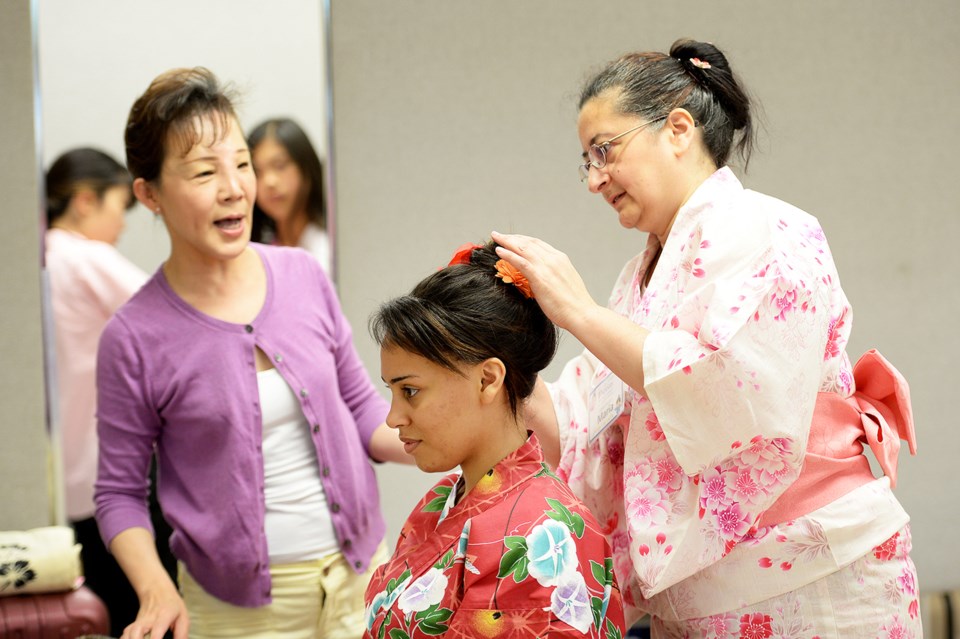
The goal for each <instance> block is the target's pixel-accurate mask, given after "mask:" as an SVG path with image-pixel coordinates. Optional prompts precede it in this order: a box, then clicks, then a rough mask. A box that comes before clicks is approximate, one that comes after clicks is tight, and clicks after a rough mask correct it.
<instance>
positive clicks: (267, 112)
mask: <svg viewBox="0 0 960 639" xmlns="http://www.w3.org/2000/svg"><path fill="white" fill-rule="evenodd" d="M93 7H95V8H93ZM324 10H325V9H324V4H323V3H322V0H296V1H293V2H284V3H280V4H271V3H263V2H259V1H257V0H232V1H231V2H200V3H197V2H191V1H190V0H171V1H170V2H164V3H157V4H131V3H129V2H124V1H123V0H101V1H100V2H97V3H96V4H95V5H90V4H89V3H76V2H69V1H67V0H40V2H39V19H38V30H39V36H38V49H39V70H40V88H41V108H42V120H41V121H42V130H43V131H42V161H43V164H44V167H46V166H48V165H49V164H50V162H52V161H53V159H54V158H56V157H57V156H58V155H59V154H60V153H62V152H63V151H65V150H68V149H70V148H73V147H77V146H94V147H98V148H101V149H102V150H104V151H105V152H107V153H109V154H110V155H112V156H114V157H115V158H116V159H117V160H119V161H120V162H123V161H124V150H123V127H124V124H125V122H126V119H127V113H128V111H129V109H130V105H131V104H132V103H133V101H134V100H135V99H136V97H137V96H138V95H140V94H141V93H142V92H143V91H144V90H145V89H146V88H147V86H148V84H149V83H150V81H151V80H152V79H153V78H154V77H155V76H156V75H157V74H159V73H161V72H162V71H165V70H167V69H169V68H173V67H192V66H205V67H207V68H209V69H210V70H211V71H213V72H214V73H215V74H217V76H218V77H219V78H220V80H221V81H222V82H224V83H232V84H233V85H234V87H235V88H236V89H237V90H238V93H239V95H240V99H239V100H238V104H237V107H238V116H239V118H240V121H241V124H242V125H243V127H244V130H245V131H246V132H249V131H250V130H251V129H252V128H253V127H254V126H256V125H257V124H258V123H260V122H261V121H263V120H265V119H267V118H273V117H281V116H285V117H290V118H292V119H293V120H295V121H296V122H298V123H299V124H300V125H301V127H303V129H304V131H305V132H306V133H307V135H308V137H309V138H310V140H311V141H312V142H313V145H314V148H315V149H316V151H317V153H318V155H320V157H321V158H325V157H326V155H327V148H328V144H327V138H328V136H327V125H328V118H327V103H328V101H327V89H326V78H327V53H326V37H325V34H324V30H325V29H324V24H325V23H326V20H325V17H324V15H323V14H324ZM328 208H329V207H328ZM328 216H329V218H330V219H331V220H332V218H333V212H332V211H329V210H328ZM332 226H333V225H332V223H331V224H330V227H332ZM330 230H332V228H331V229H330ZM117 246H118V248H119V249H120V252H121V253H123V254H124V255H126V256H127V257H128V258H129V259H130V260H131V261H133V262H134V263H135V264H136V265H137V266H139V267H140V268H142V269H143V270H145V271H146V272H147V273H153V271H155V270H156V269H157V267H158V266H159V265H160V263H161V262H162V261H163V260H164V259H165V258H166V256H167V254H168V252H169V244H168V240H167V234H166V231H165V230H164V228H163V224H162V222H160V221H158V220H154V219H153V215H152V214H150V213H149V212H148V211H147V210H146V209H144V208H143V207H141V206H140V205H137V207H136V208H135V209H133V210H132V211H131V212H130V214H129V215H128V216H127V228H126V230H125V231H124V233H123V234H122V235H121V238H120V241H119V243H118V244H117Z"/></svg>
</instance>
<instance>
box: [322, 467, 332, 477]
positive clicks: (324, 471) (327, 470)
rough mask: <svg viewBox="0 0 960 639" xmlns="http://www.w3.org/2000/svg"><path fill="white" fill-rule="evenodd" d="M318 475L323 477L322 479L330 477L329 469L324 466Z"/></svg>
mask: <svg viewBox="0 0 960 639" xmlns="http://www.w3.org/2000/svg"><path fill="white" fill-rule="evenodd" d="M320 474H321V475H323V476H324V477H329V476H330V467H329V466H324V467H323V470H321V471H320Z"/></svg>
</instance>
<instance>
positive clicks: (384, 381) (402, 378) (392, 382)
mask: <svg viewBox="0 0 960 639" xmlns="http://www.w3.org/2000/svg"><path fill="white" fill-rule="evenodd" d="M411 377H416V375H414V374H412V373H411V374H410V375H401V376H399V377H394V378H393V379H391V380H390V381H389V382H388V381H387V380H385V379H383V378H382V377H381V378H380V379H381V380H382V381H383V383H384V384H388V385H391V386H392V385H393V384H396V383H397V382H402V381H403V380H405V379H410V378H411Z"/></svg>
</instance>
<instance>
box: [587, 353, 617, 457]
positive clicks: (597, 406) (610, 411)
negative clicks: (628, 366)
mask: <svg viewBox="0 0 960 639" xmlns="http://www.w3.org/2000/svg"><path fill="white" fill-rule="evenodd" d="M600 375H602V377H600V378H599V379H598V380H596V381H595V382H594V384H593V387H592V388H591V389H590V395H589V397H588V398H587V409H588V411H589V416H590V424H589V425H588V431H587V432H588V434H589V436H590V441H591V442H592V441H593V440H595V439H596V438H597V437H598V436H599V435H600V433H602V432H603V431H605V430H606V429H607V428H608V427H609V426H610V424H612V423H613V422H615V421H617V418H618V417H620V415H621V414H623V405H624V396H625V395H626V385H625V384H624V383H623V382H622V381H620V378H619V377H617V376H616V375H614V374H613V373H611V372H610V371H609V370H608V369H606V368H605V367H604V369H603V370H602V371H601V373H600Z"/></svg>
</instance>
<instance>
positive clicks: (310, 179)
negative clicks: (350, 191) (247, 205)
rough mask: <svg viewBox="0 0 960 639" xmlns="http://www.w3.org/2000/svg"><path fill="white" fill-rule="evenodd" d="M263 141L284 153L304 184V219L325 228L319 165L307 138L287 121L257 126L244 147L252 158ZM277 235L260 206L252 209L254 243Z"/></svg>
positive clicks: (323, 198)
mask: <svg viewBox="0 0 960 639" xmlns="http://www.w3.org/2000/svg"><path fill="white" fill-rule="evenodd" d="M266 139H272V140H276V141H277V143H278V144H279V145H280V146H282V147H283V148H284V149H286V150H287V153H288V154H289V155H290V159H291V160H293V163H294V164H296V165H297V168H299V169H300V174H301V175H302V176H303V180H304V182H305V183H306V188H307V193H306V198H305V202H304V207H305V208H306V209H307V218H308V219H309V220H310V222H312V223H314V224H316V225H317V226H319V227H320V228H326V227H327V197H326V191H325V189H324V187H323V183H324V180H323V163H322V162H321V161H320V156H319V155H317V152H316V151H315V150H314V148H313V144H311V143H310V138H309V137H307V134H306V132H304V130H303V129H302V128H300V125H299V124H297V123H296V122H294V121H293V120H291V119H290V118H274V119H271V120H267V121H266V122H261V123H260V124H258V125H257V126H256V127H254V129H253V131H251V132H250V135H249V136H248V137H247V146H248V147H250V153H251V154H252V153H253V151H254V149H256V148H257V146H258V145H259V144H260V143H261V142H263V141H264V140H266ZM276 232H277V226H276V223H275V222H274V221H273V220H272V219H270V216H269V215H267V214H266V213H264V212H263V209H261V208H260V205H258V204H255V205H254V207H253V233H252V236H251V239H252V240H253V241H254V242H263V241H269V240H270V239H272V238H273V237H274V236H275V235H276Z"/></svg>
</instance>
